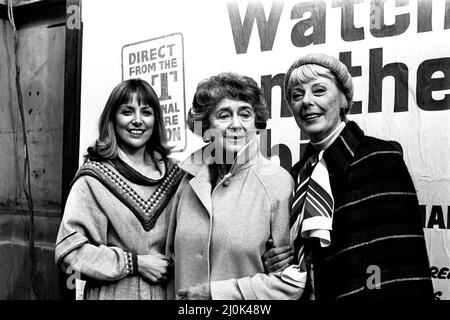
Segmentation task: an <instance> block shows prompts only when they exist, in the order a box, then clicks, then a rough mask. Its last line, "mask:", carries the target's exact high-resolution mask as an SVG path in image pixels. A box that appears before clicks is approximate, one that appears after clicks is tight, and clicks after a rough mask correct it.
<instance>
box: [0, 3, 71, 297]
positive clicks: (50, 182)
mask: <svg viewBox="0 0 450 320" xmlns="http://www.w3.org/2000/svg"><path fill="white" fill-rule="evenodd" d="M64 9H65V7H64V2H63V6H62V7H61V8H59V7H58V8H56V9H54V10H49V9H48V8H45V9H36V10H28V9H26V8H25V9H23V10H22V9H21V11H17V13H15V17H16V19H17V21H16V26H17V27H18V36H19V43H20V47H19V58H20V64H21V86H22V94H23V102H24V103H23V104H24V111H25V126H26V131H27V136H28V148H29V156H30V169H31V195H32V199H33V204H34V216H35V221H34V225H35V236H34V238H35V248H36V250H35V254H36V262H37V263H36V268H37V274H36V279H37V281H36V283H37V286H38V288H39V290H40V291H41V292H42V294H43V295H44V298H46V299H57V298H58V297H59V293H58V291H59V272H58V270H57V268H56V266H55V264H54V243H55V239H56V233H57V229H58V226H59V222H60V217H61V183H62V182H61V175H62V172H61V171H62V169H61V168H62V150H63V104H64V101H63V100H64V58H65V25H64V22H65V10H64ZM13 39H14V35H13V30H12V27H11V25H10V24H9V22H8V21H7V20H5V19H0V150H1V151H0V177H1V178H0V299H35V298H36V295H35V294H34V292H33V289H32V286H31V268H30V258H29V252H30V250H29V221H30V219H29V210H28V206H27V200H26V198H25V194H24V188H23V174H24V172H23V163H24V152H23V148H24V145H23V135H22V123H21V120H20V114H19V106H18V103H17V101H18V100H17V93H16V87H15V72H16V70H15V65H14V49H13Z"/></svg>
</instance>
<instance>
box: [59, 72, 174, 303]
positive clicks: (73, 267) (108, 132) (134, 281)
mask: <svg viewBox="0 0 450 320" xmlns="http://www.w3.org/2000/svg"><path fill="white" fill-rule="evenodd" d="M169 154H170V149H169V148H168V147H167V138H166V132H165V128H164V121H163V114H162V110H161V107H160V104H159V101H158V97H157V95H156V93H155V92H154V90H153V88H152V87H151V86H150V85H149V84H148V83H147V82H146V81H144V80H141V79H131V80H126V81H123V82H122V83H120V84H119V85H117V86H116V87H115V88H114V90H113V91H112V92H111V94H110V96H109V99H108V101H107V102H106V105H105V108H104V110H103V112H102V114H101V116H100V121H99V137H98V138H97V140H96V143H95V145H94V146H93V147H90V148H88V155H87V156H86V161H85V163H84V164H83V165H82V166H81V167H80V169H79V170H78V172H77V175H76V177H75V178H74V181H73V182H72V188H71V190H70V194H69V196H68V199H67V202H66V206H65V209H64V215H63V218H62V221H61V226H60V229H59V233H58V237H57V241H56V249H55V258H56V263H57V264H58V265H59V266H60V267H61V268H62V269H63V271H65V272H67V273H68V274H69V275H73V274H75V275H79V276H81V278H82V279H83V280H86V285H85V290H84V298H85V299H95V300H97V299H107V300H111V299H120V300H124V299H132V300H141V299H145V300H148V299H150V300H154V299H158V300H159V299H166V287H165V282H166V280H167V278H168V277H169V276H171V264H172V262H171V259H170V258H169V257H168V256H165V255H164V250H165V244H166V237H167V229H168V222H169V213H170V209H169V207H170V205H168V204H170V202H169V200H170V199H171V198H172V195H173V194H174V193H175V191H176V188H177V186H178V184H179V182H180V181H181V177H182V175H183V172H182V171H181V170H180V169H179V167H178V166H177V164H176V163H175V162H174V161H173V160H171V159H170V158H169Z"/></svg>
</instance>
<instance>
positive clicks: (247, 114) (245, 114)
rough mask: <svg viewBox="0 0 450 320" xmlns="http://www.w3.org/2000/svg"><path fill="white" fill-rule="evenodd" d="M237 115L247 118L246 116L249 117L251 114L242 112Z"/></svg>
mask: <svg viewBox="0 0 450 320" xmlns="http://www.w3.org/2000/svg"><path fill="white" fill-rule="evenodd" d="M239 116H240V117H241V118H244V119H248V118H250V117H251V116H252V115H251V113H250V112H242V113H241V114H240V115H239Z"/></svg>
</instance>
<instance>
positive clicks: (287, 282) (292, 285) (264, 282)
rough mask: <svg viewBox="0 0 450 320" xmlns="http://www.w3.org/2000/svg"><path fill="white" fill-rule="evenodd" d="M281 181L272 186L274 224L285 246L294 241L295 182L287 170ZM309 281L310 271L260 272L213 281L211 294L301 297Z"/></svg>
mask: <svg viewBox="0 0 450 320" xmlns="http://www.w3.org/2000/svg"><path fill="white" fill-rule="evenodd" d="M283 176H284V175H283ZM278 182H279V183H280V185H278V186H269V188H270V189H271V190H270V193H269V194H270V196H271V201H272V218H271V226H270V228H271V236H272V239H273V240H274V244H275V245H276V246H285V245H288V244H289V243H290V240H289V218H290V197H291V190H292V187H293V182H292V179H291V178H290V177H289V176H288V175H287V173H286V175H285V179H280V180H279V181H278ZM286 186H289V188H287V187H286ZM274 190H276V193H277V194H275V192H274ZM291 245H292V244H291ZM291 271H292V270H291ZM305 282H306V274H305V275H300V276H299V275H294V276H292V273H289V272H288V273H285V272H283V273H281V272H277V273H270V274H265V273H257V274H255V275H253V276H248V277H243V278H240V279H228V280H220V281H212V282H211V296H212V299H213V300H296V299H299V298H300V297H301V295H302V293H303V289H304V287H305Z"/></svg>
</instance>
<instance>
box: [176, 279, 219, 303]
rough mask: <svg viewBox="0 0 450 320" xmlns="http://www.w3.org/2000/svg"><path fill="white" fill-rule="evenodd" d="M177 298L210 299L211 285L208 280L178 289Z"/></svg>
mask: <svg viewBox="0 0 450 320" xmlns="http://www.w3.org/2000/svg"><path fill="white" fill-rule="evenodd" d="M177 295H178V299H180V300H211V299H212V297H211V287H210V285H209V283H208V282H206V283H203V284H200V285H197V286H194V287H190V288H188V289H180V290H178V294H177Z"/></svg>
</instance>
